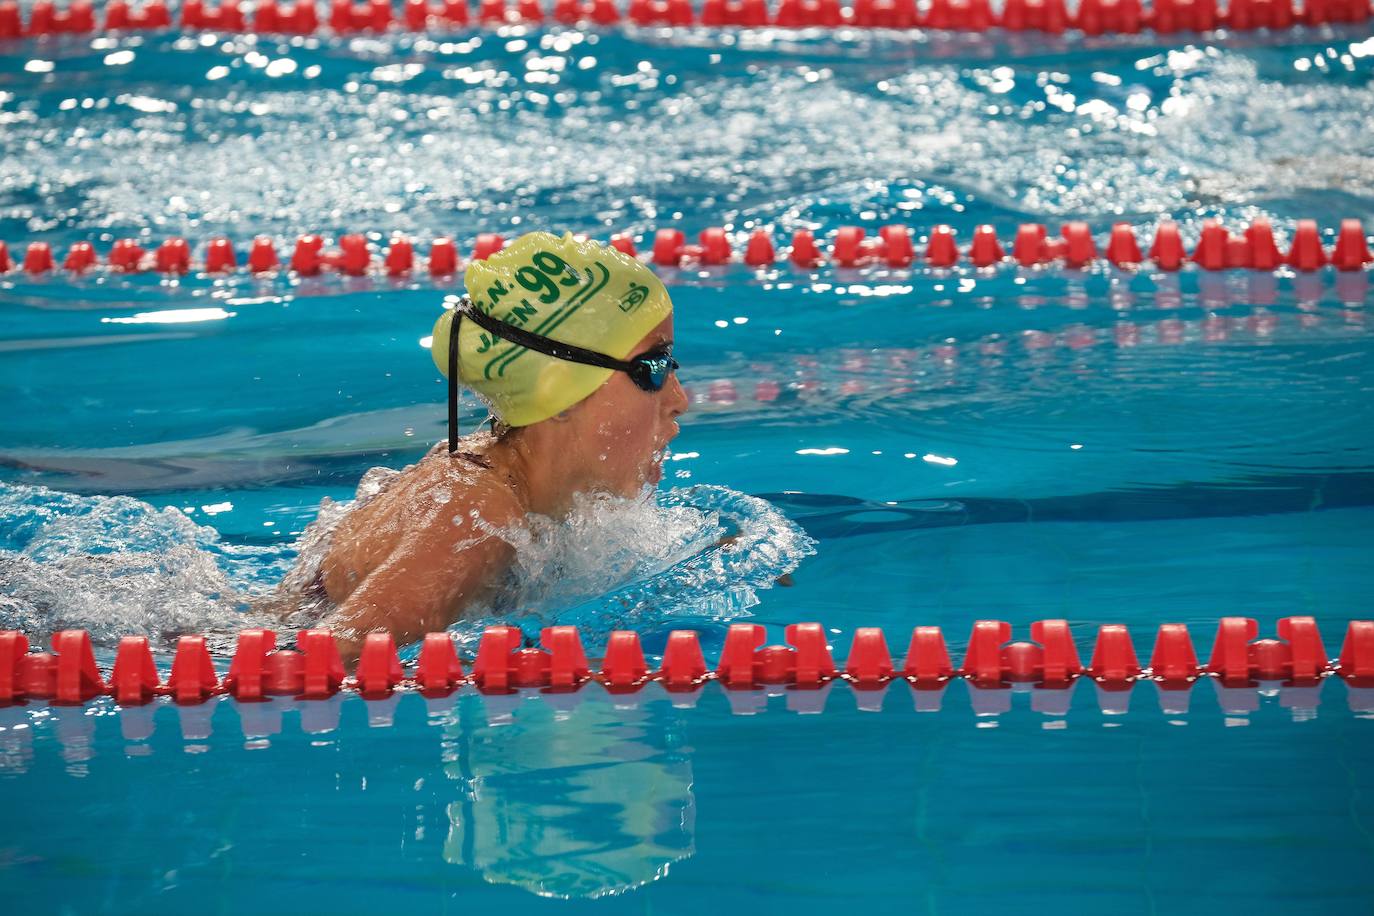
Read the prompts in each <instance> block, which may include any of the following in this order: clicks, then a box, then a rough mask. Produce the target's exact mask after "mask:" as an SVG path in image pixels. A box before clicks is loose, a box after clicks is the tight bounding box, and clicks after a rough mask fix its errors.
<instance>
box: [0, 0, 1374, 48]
mask: <svg viewBox="0 0 1374 916" xmlns="http://www.w3.org/2000/svg"><path fill="white" fill-rule="evenodd" d="M1370 15H1371V8H1370V3H1369V0H1229V2H1227V3H1226V5H1225V7H1224V8H1223V7H1222V5H1221V4H1220V3H1219V2H1218V0H1154V2H1153V3H1152V4H1151V5H1150V6H1149V7H1148V8H1147V7H1146V6H1145V5H1143V4H1142V3H1141V2H1140V0H1080V2H1079V3H1078V4H1077V6H1076V8H1074V9H1073V10H1070V8H1069V6H1068V4H1066V3H1065V0H1005V2H1004V3H1003V4H1001V9H1000V10H995V9H993V7H992V4H991V3H990V2H989V0H931V2H930V3H929V5H928V7H927V8H926V9H924V10H923V9H921V8H920V7H919V6H918V5H917V3H916V0H853V3H852V5H850V6H841V5H840V2H839V0H777V2H776V3H775V4H774V5H772V6H771V7H770V5H769V3H768V2H767V0H702V2H701V4H700V9H697V8H696V7H694V6H693V4H692V3H691V0H629V3H628V6H627V7H625V8H623V9H622V7H621V6H620V5H618V4H617V3H616V2H615V0H553V3H552V6H551V7H546V6H545V5H544V4H543V3H541V2H540V0H478V4H477V7H476V10H475V11H474V10H473V9H471V8H470V7H469V5H468V4H467V2H466V0H439V2H434V0H403V3H402V4H401V9H400V12H399V13H398V12H397V10H396V9H395V8H394V7H393V6H392V4H391V0H330V2H329V3H328V4H326V6H325V13H324V14H323V15H321V12H320V8H319V6H318V5H317V4H316V3H315V2H314V0H258V2H257V3H254V4H251V12H245V11H244V7H243V5H242V4H240V3H239V2H238V0H218V2H215V0H184V2H183V3H182V4H181V6H180V10H179V14H178V15H176V16H175V17H174V16H173V14H172V11H171V8H170V7H169V5H168V4H167V2H166V0H143V2H141V3H140V2H137V0H135V2H132V3H131V2H130V0H108V2H106V3H105V5H104V8H103V15H101V16H97V14H96V10H95V7H94V6H93V4H91V3H90V2H89V0H71V2H69V3H67V4H66V5H65V7H62V8H59V7H58V6H57V5H56V4H55V3H53V2H52V0H36V2H34V4H33V5H32V7H31V8H30V10H29V17H28V21H27V22H26V21H24V19H23V17H22V16H21V14H20V10H19V5H18V3H17V2H15V0H0V39H3V38H20V37H25V36H43V35H55V34H64V33H65V34H89V33H92V32H95V31H97V30H101V31H107V32H127V31H135V30H137V31H151V30H165V29H170V28H173V27H174V26H173V23H174V20H175V24H176V26H179V27H180V28H181V29H183V30H185V31H202V30H208V31H217V32H250V33H263V34H280V35H310V34H314V33H315V32H318V31H321V30H322V29H325V28H327V29H328V30H330V31H332V32H334V33H335V34H338V35H351V34H360V33H370V34H379V33H384V32H388V31H406V32H429V31H435V32H438V31H451V30H452V29H454V28H465V27H468V26H470V25H481V26H486V27H499V26H505V25H543V24H546V23H549V22H553V23H558V24H561V25H568V26H610V25H616V24H618V23H622V22H628V23H630V24H633V25H636V26H659V27H663V26H671V27H683V26H693V25H701V26H708V27H743V28H758V27H764V26H777V27H780V28H822V29H839V28H880V29H938V30H947V31H964V32H985V31H987V30H988V29H992V28H998V27H1000V28H1003V29H1006V30H1008V31H1012V32H1032V31H1033V32H1044V33H1047V34H1053V35H1058V34H1062V33H1064V32H1066V31H1069V30H1071V29H1072V30H1077V31H1080V32H1083V33H1084V34H1086V35H1104V34H1122V35H1133V34H1137V33H1139V32H1142V31H1145V30H1153V31H1154V32H1157V33H1160V34H1172V33H1176V32H1209V31H1212V30H1214V29H1222V28H1224V29H1230V30H1233V31H1248V30H1252V29H1288V28H1292V27H1294V26H1320V25H1325V24H1328V23H1358V22H1364V21H1366V20H1368V19H1369V18H1370Z"/></svg>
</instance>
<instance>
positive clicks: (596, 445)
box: [568, 315, 687, 497]
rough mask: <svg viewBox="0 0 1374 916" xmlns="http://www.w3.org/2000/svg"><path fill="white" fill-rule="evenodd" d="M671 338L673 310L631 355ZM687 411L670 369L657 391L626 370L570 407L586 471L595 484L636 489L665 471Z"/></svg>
mask: <svg viewBox="0 0 1374 916" xmlns="http://www.w3.org/2000/svg"><path fill="white" fill-rule="evenodd" d="M672 342H673V316H672V315H669V316H668V317H667V318H665V319H663V321H662V322H660V323H659V324H658V326H657V327H655V328H654V329H653V330H652V331H650V332H649V333H648V334H647V335H645V337H644V339H643V340H641V341H640V342H639V343H638V344H637V345H636V346H635V348H634V349H633V350H631V351H630V354H629V357H628V358H629V359H633V358H634V357H636V356H639V355H641V354H643V353H646V352H648V351H650V350H653V349H655V348H656V347H662V346H665V345H668V346H671V345H672ZM686 412H687V392H685V391H683V390H682V384H681V383H680V382H679V381H678V379H677V373H676V372H674V373H672V374H671V375H670V376H669V377H668V381H667V383H665V384H664V386H663V388H662V389H661V390H659V391H645V390H644V389H642V388H640V387H639V386H638V385H636V384H635V383H634V381H633V380H632V379H631V378H630V376H629V375H627V374H626V373H624V372H612V373H611V377H610V379H608V380H607V381H606V383H605V384H604V385H602V386H601V387H600V388H598V389H597V390H596V391H595V392H594V393H593V394H592V395H591V396H589V397H587V398H586V399H585V400H583V401H581V402H579V403H578V404H576V405H575V406H573V407H572V408H570V409H569V411H568V419H569V420H570V421H572V422H574V423H576V424H577V430H578V436H577V441H578V443H579V446H581V445H582V444H583V443H585V446H586V447H585V448H581V449H580V451H581V452H582V456H581V457H582V459H583V461H582V464H583V469H584V471H585V473H586V474H587V475H588V476H589V477H590V478H591V479H592V481H594V483H595V485H596V486H597V488H598V489H603V490H605V491H607V492H610V493H614V494H616V495H618V496H625V497H631V496H635V495H637V494H638V493H639V492H640V491H641V490H642V489H643V488H644V487H645V486H646V485H650V486H652V485H653V484H656V483H658V481H659V480H660V479H661V478H662V476H663V452H664V449H666V448H667V446H668V443H669V442H671V441H672V440H673V438H674V437H676V436H677V433H678V426H677V418H678V417H679V416H680V415H682V414H684V413H686Z"/></svg>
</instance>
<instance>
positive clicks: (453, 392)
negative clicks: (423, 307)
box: [448, 309, 463, 455]
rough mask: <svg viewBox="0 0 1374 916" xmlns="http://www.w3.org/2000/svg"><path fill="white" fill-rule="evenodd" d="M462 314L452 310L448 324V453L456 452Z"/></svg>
mask: <svg viewBox="0 0 1374 916" xmlns="http://www.w3.org/2000/svg"><path fill="white" fill-rule="evenodd" d="M462 320H463V313H462V312H461V311H459V310H458V309H454V310H453V317H452V318H450V319H449V323H448V453H449V454H450V455H452V454H453V453H454V452H456V451H458V327H459V322H460V321H462Z"/></svg>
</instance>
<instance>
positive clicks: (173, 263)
mask: <svg viewBox="0 0 1374 916" xmlns="http://www.w3.org/2000/svg"><path fill="white" fill-rule="evenodd" d="M153 264H154V266H155V267H156V268H157V272H158V273H161V274H185V273H190V272H191V246H190V245H188V244H187V243H186V240H185V239H179V238H171V239H167V240H166V241H165V242H163V243H162V244H161V245H159V246H158V248H157V251H156V252H154V254H153Z"/></svg>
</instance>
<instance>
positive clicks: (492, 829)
mask: <svg viewBox="0 0 1374 916" xmlns="http://www.w3.org/2000/svg"><path fill="white" fill-rule="evenodd" d="M523 705H524V706H525V708H524V709H522V710H521V712H520V715H519V716H517V717H514V718H513V719H512V720H511V721H510V723H509V724H506V725H495V726H492V725H488V724H487V722H486V721H485V720H481V719H476V720H474V719H470V718H468V717H467V716H464V717H463V718H462V719H460V720H459V721H458V722H457V723H455V724H453V725H451V726H450V727H449V739H450V740H451V742H452V744H453V746H454V751H455V753H454V757H455V758H456V759H453V760H452V761H451V762H450V763H449V764H448V765H447V766H446V768H445V771H446V773H447V775H448V776H449V778H451V779H453V780H455V781H458V782H460V783H461V784H462V785H463V789H464V791H463V793H462V798H461V799H460V800H458V801H455V802H453V803H452V804H450V805H449V807H448V816H449V834H448V839H447V841H446V842H445V844H444V858H445V859H446V860H448V861H449V862H452V863H454V864H461V865H466V866H468V867H470V868H473V869H475V870H476V871H478V872H480V873H481V875H482V877H483V878H484V879H486V880H487V881H489V882H491V883H494V884H513V885H516V886H519V887H523V888H525V889H526V890H529V891H532V892H534V893H536V894H539V895H541V896H547V897H565V898H568V897H601V896H605V895H608V894H616V893H621V892H624V891H628V890H632V889H634V888H636V887H641V886H643V885H645V884H648V883H650V882H652V881H654V880H656V879H658V878H661V877H663V876H664V875H666V874H667V873H668V869H669V867H670V866H671V865H672V864H673V863H674V862H679V861H681V860H683V859H686V858H688V857H690V856H691V855H692V854H693V853H694V852H695V847H694V837H695V820H696V812H695V800H694V799H693V796H692V763H691V758H690V756H689V753H688V749H687V748H684V747H681V746H679V745H680V744H681V739H680V736H679V734H678V733H677V729H678V726H677V725H676V724H673V723H668V722H664V721H661V720H659V719H657V718H656V717H655V714H654V713H652V712H649V711H647V710H639V711H635V710H625V709H619V708H616V707H615V706H614V705H613V704H611V703H608V702H586V703H581V704H579V705H578V706H577V708H576V709H575V710H574V711H573V712H571V713H561V714H560V713H557V712H556V710H552V709H551V708H550V706H549V704H547V703H543V702H541V703H529V704H523ZM556 716H562V717H565V718H566V719H567V720H568V721H556ZM636 719H638V721H636Z"/></svg>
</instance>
